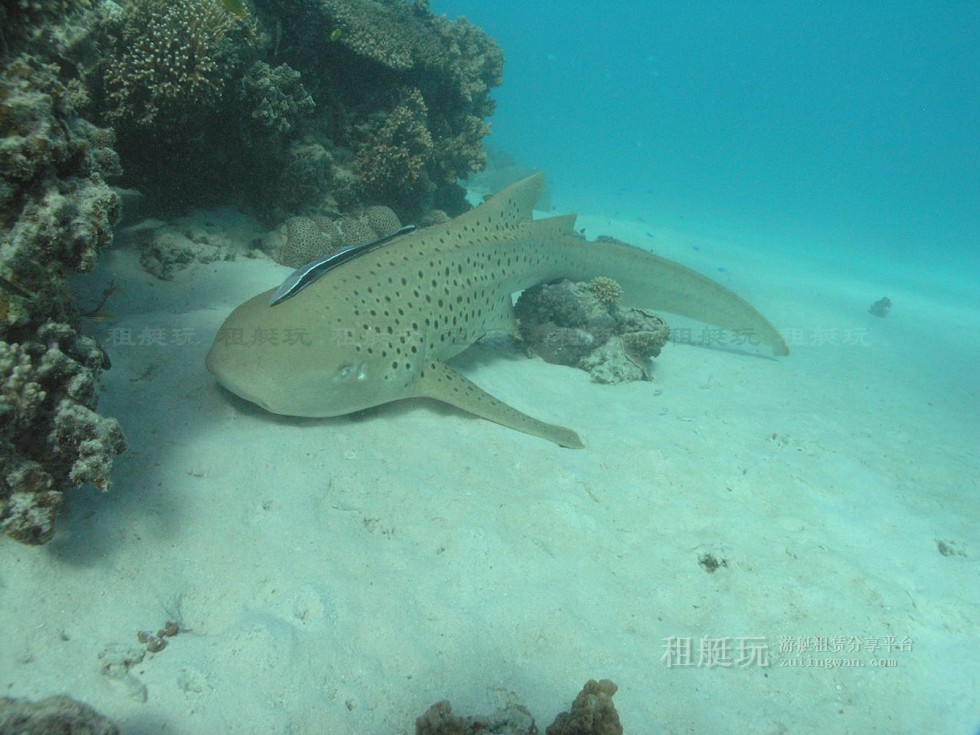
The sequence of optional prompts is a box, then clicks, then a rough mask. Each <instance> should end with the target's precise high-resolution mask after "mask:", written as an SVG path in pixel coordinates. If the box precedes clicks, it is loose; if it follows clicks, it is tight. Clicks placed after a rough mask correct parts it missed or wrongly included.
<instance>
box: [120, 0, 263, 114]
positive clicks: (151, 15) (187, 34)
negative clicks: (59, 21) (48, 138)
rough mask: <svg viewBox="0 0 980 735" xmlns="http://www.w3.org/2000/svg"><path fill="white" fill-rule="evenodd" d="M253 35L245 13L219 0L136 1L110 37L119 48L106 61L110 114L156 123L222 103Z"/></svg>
mask: <svg viewBox="0 0 980 735" xmlns="http://www.w3.org/2000/svg"><path fill="white" fill-rule="evenodd" d="M242 7H243V8H244V7H245V6H242ZM254 35H255V25H254V21H252V19H251V16H250V15H249V13H248V11H247V10H243V11H242V12H241V13H235V12H232V11H230V10H229V9H227V8H226V7H225V5H224V4H223V3H221V2H220V0H131V1H130V2H129V3H128V4H127V5H126V6H125V9H124V12H123V15H122V18H121V19H120V21H119V28H118V31H117V32H116V33H115V34H112V35H110V38H113V39H114V40H117V49H116V53H115V54H114V55H112V56H110V57H108V59H107V60H106V68H105V86H106V92H107V97H108V101H109V109H108V110H107V112H106V115H107V117H108V118H109V119H110V120H112V121H114V122H117V123H128V122H132V123H134V124H135V125H137V126H142V127H151V126H153V125H154V124H155V123H158V122H160V118H161V117H164V118H166V121H165V122H167V123H171V122H173V121H175V120H179V119H180V118H181V117H183V118H189V117H191V116H194V115H195V114H200V113H201V112H203V111H205V110H207V109H208V108H211V107H214V106H216V105H219V104H221V102H222V101H223V97H224V95H225V90H226V88H227V86H228V83H229V82H230V81H231V79H233V78H235V77H234V74H235V71H236V67H237V65H238V63H239V61H240V59H239V57H240V48H241V47H243V46H245V47H247V46H248V45H249V44H250V43H251V40H252V39H253V38H254Z"/></svg>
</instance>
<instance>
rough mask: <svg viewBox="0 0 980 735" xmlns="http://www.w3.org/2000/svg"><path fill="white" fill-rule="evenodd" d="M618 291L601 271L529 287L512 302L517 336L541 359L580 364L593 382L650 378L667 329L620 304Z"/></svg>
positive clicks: (650, 316) (651, 317) (656, 319)
mask: <svg viewBox="0 0 980 735" xmlns="http://www.w3.org/2000/svg"><path fill="white" fill-rule="evenodd" d="M621 295H622V288H620V286H619V284H618V283H616V282H615V281H614V280H612V279H610V278H605V277H601V276H600V277H598V278H595V279H593V280H592V281H590V282H588V283H572V282H571V281H560V282H558V283H553V284H545V285H541V286H535V287H534V288H529V289H528V290H527V291H525V292H524V293H523V294H521V296H520V298H519V299H518V300H517V305H516V307H515V311H516V314H517V318H518V323H519V325H520V332H521V337H522V339H523V340H524V343H525V344H526V345H527V346H528V348H529V349H530V350H531V351H532V352H533V353H535V354H537V355H539V356H540V357H541V358H542V359H544V360H545V361H546V362H551V363H555V364H558V365H569V366H571V367H578V368H581V369H583V370H586V371H587V372H588V373H589V374H590V375H591V377H592V380H593V381H595V382H597V383H621V382H625V381H631V380H650V379H651V370H650V360H651V359H652V358H654V357H656V356H657V355H659V354H660V350H661V348H662V347H663V346H664V344H665V343H666V341H667V338H668V336H669V333H670V332H669V329H668V327H667V324H666V323H665V322H664V321H663V320H662V319H661V318H660V317H658V316H655V315H653V314H651V313H649V312H647V311H644V310H642V309H635V308H627V309H624V308H621V307H620V306H619V298H620V296H621Z"/></svg>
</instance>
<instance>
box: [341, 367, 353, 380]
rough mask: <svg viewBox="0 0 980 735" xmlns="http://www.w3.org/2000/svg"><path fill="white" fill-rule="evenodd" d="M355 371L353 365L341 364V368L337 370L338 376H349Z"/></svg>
mask: <svg viewBox="0 0 980 735" xmlns="http://www.w3.org/2000/svg"><path fill="white" fill-rule="evenodd" d="M352 372H354V368H353V366H351V365H341V366H340V369H339V370H338V371H337V377H338V378H348V377H350V374H351V373H352Z"/></svg>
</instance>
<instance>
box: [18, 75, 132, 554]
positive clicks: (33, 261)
mask: <svg viewBox="0 0 980 735" xmlns="http://www.w3.org/2000/svg"><path fill="white" fill-rule="evenodd" d="M0 135H2V136H3V138H2V140H0V171H2V173H0V528H2V529H3V530H4V531H5V532H6V533H7V534H8V535H9V536H11V537H13V538H15V539H16V540H18V541H21V542H24V543H28V544H40V543H44V542H46V541H47V540H49V539H50V538H51V536H52V534H53V533H54V520H55V517H56V515H57V510H58V507H59V506H60V504H61V501H62V497H63V492H64V491H65V490H66V489H67V488H69V487H71V486H73V485H81V484H85V483H91V484H93V485H95V486H96V487H98V488H99V489H102V490H105V489H107V488H108V487H109V472H110V470H111V467H112V457H113V455H115V454H117V453H119V452H121V451H122V450H123V449H124V447H125V444H124V441H123V437H122V432H121V430H120V428H119V425H118V423H117V422H116V421H115V420H113V419H109V418H104V417H101V416H99V415H98V414H97V413H95V407H96V403H97V400H98V391H97V385H98V376H99V374H100V373H101V371H102V370H104V369H106V368H107V367H108V360H107V358H106V356H105V354H104V353H103V352H102V350H101V349H100V348H99V346H98V345H97V344H96V343H95V342H94V341H92V340H90V339H88V338H86V337H82V336H80V335H79V334H78V333H77V331H76V328H75V324H76V323H77V308H76V306H75V303H74V297H73V294H72V291H71V289H70V287H69V286H68V285H67V283H66V281H65V277H66V275H67V273H68V272H70V271H88V270H91V269H92V267H93V266H94V264H95V261H96V258H97V255H98V253H99V251H100V250H101V249H103V248H104V247H106V246H107V245H108V244H109V243H110V242H111V240H112V227H113V225H114V224H115V222H116V220H117V219H118V216H119V210H118V200H117V197H116V195H115V194H114V193H113V191H112V190H111V189H110V188H109V187H108V186H107V185H106V183H105V181H104V179H103V175H110V174H114V173H117V172H118V167H119V164H118V160H117V158H116V157H115V154H114V151H113V149H112V134H111V132H109V131H106V130H103V129H100V128H97V127H95V126H94V125H92V124H91V123H89V122H87V121H85V120H83V119H82V118H80V117H78V115H77V114H76V113H75V108H74V103H73V96H72V93H71V90H70V88H69V85H67V84H66V83H64V82H63V81H62V80H61V79H60V78H59V69H58V67H56V66H54V65H51V64H45V63H42V62H41V61H39V60H37V59H35V58H33V57H28V56H23V55H22V56H18V57H16V58H14V59H12V60H10V61H9V62H8V63H6V64H5V66H4V67H3V70H2V74H0Z"/></svg>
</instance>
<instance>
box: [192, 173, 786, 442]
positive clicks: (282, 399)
mask: <svg viewBox="0 0 980 735" xmlns="http://www.w3.org/2000/svg"><path fill="white" fill-rule="evenodd" d="M543 184H544V177H543V175H541V174H536V175H534V176H531V177H529V178H527V179H524V180H523V181H520V182H518V183H516V184H513V185H512V186H510V187H508V188H506V189H504V190H503V191H501V192H500V193H498V194H496V195H495V196H493V197H492V198H491V199H490V200H489V201H487V202H485V203H484V204H482V205H481V206H479V207H477V208H476V209H473V210H471V211H469V212H467V213H466V214H463V215H461V216H460V217H457V218H456V219H454V220H451V221H450V222H446V223H445V224H441V225H436V226H433V227H429V228H426V229H424V230H420V231H418V232H415V233H414V234H411V235H406V236H404V237H402V238H400V239H399V240H397V241H396V242H395V243H394V244H393V245H391V246H389V247H384V248H378V249H375V250H372V251H370V252H367V253H364V254H363V255H361V256H360V257H357V258H355V259H353V260H349V261H347V262H346V263H344V264H343V265H342V266H340V267H338V268H335V269H334V270H331V271H329V272H328V273H326V274H325V275H324V276H323V277H322V278H320V279H319V280H317V281H316V282H315V283H313V284H311V285H310V286H309V287H308V288H306V289H304V290H303V292H302V293H299V294H297V295H296V296H295V297H293V298H290V299H288V300H286V301H284V302H282V303H280V304H278V305H276V306H274V307H273V306H270V305H269V298H270V295H271V294H272V293H273V292H274V289H273V290H272V291H266V292H265V293H262V294H259V295H258V296H255V297H254V298H252V299H250V300H249V301H246V302H245V303H244V304H242V305H241V306H239V307H238V308H236V309H235V310H234V311H233V312H232V313H231V315H230V316H229V317H228V319H227V320H226V321H225V323H224V325H223V326H222V327H221V329H220V330H219V332H218V335H217V337H216V338H215V342H214V344H213V345H212V347H211V351H210V352H209V353H208V357H207V366H208V369H209V370H210V371H211V372H212V373H213V374H214V375H215V376H216V377H217V379H218V382H219V383H221V385H223V386H224V387H225V388H227V389H228V390H230V391H231V392H232V393H235V394H236V395H238V396H241V397H242V398H245V399H246V400H249V401H252V402H253V403H257V404H258V405H259V406H262V407H263V408H265V409H266V410H268V411H271V412H272V413H277V414H284V415H289V416H310V417H325V416H341V415H344V414H349V413H353V412H355V411H360V410H363V409H366V408H370V407H372V406H378V405H381V404H383V403H389V402H391V401H397V400H401V399H403V398H415V397H427V398H434V399H436V400H438V401H443V402H445V403H448V404H450V405H453V406H456V407H457V408H460V409H463V410H464V411H468V412H469V413H472V414H475V415H477V416H481V417H483V418H485V419H489V420H490V421H495V422H497V423H498V424H502V425H504V426H508V427H510V428H512V429H516V430H518V431H523V432H526V433H528V434H533V435H534V436H539V437H542V438H544V439H548V440H549V441H552V442H555V443H556V444H559V445H561V446H563V447H574V448H579V447H582V446H583V445H582V441H581V439H580V438H579V436H578V434H576V433H575V432H574V431H572V430H571V429H566V428H564V427H561V426H555V425H553V424H547V423H544V422H542V421H538V420H537V419H535V418H532V417H530V416H528V415H526V414H524V413H521V412H520V411H518V410H517V409H515V408H512V407H511V406H509V405H507V404H505V403H503V402H502V401H499V400H497V399H496V398H494V397H493V396H491V395H490V394H488V393H486V392H484V391H483V390H482V389H480V388H479V387H477V386H476V385H475V384H474V383H472V382H470V381H469V380H468V379H467V378H465V377H463V376H462V375H460V374H459V373H457V372H456V371H455V370H453V369H452V368H451V367H449V366H448V365H447V364H446V360H448V359H450V358H452V357H453V356H455V355H458V354H459V353H460V352H462V351H463V350H465V349H466V348H467V347H469V346H470V345H471V344H473V342H475V341H476V340H478V339H479V338H480V337H482V336H484V335H485V334H487V333H488V332H491V331H495V330H511V331H513V326H514V316H513V307H512V300H511V296H512V294H514V293H516V292H518V291H520V290H522V289H525V288H528V287H530V286H532V285H534V284H538V283H543V282H549V281H554V280H557V279H560V278H570V279H572V280H587V279H590V278H592V277H594V276H600V275H601V276H607V277H610V278H613V279H615V280H616V281H618V282H619V284H620V285H621V286H622V287H623V303H624V304H625V305H636V306H643V307H648V308H651V309H658V310H662V311H667V312H671V313H674V314H680V315H683V316H686V317H691V318H693V319H697V320H699V321H703V322H707V323H709V324H713V325H715V326H718V327H721V328H724V329H731V330H738V331H739V333H740V334H742V335H744V336H745V337H746V338H747V339H754V340H756V341H757V342H759V343H761V344H765V345H768V346H769V347H770V348H771V349H772V351H773V353H775V354H777V355H785V354H788V352H789V350H788V349H787V347H786V343H785V342H784V341H783V338H782V337H781V336H780V334H779V332H778V331H777V330H776V329H775V328H774V327H773V326H772V325H771V324H770V323H769V322H768V321H766V319H765V317H763V316H762V315H761V314H760V313H759V312H758V311H756V310H755V308H753V307H752V306H751V305H750V304H749V303H748V302H746V301H744V300H743V299H741V298H740V297H738V296H737V295H735V294H734V293H732V292H731V291H729V290H728V289H726V288H724V287H723V286H721V285H719V284H718V283H715V282H714V281H712V280H710V279H708V278H706V277H704V276H702V275H700V274H699V273H696V272H695V271H692V270H690V269H689V268H685V267H684V266H681V265H678V264H677V263H673V262H671V261H669V260H666V259H664V258H660V257H658V256H656V255H652V254H651V253H648V252H647V251H645V250H641V249H639V248H634V247H630V246H627V245H619V244H614V243H601V244H596V243H590V242H587V241H586V240H584V239H581V238H579V237H576V236H575V235H574V234H573V227H574V224H575V216H574V215H567V216H562V217H551V218H548V219H540V220H532V219H531V215H532V209H533V206H534V203H535V202H536V201H537V199H538V195H539V194H540V192H541V189H542V186H543Z"/></svg>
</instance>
